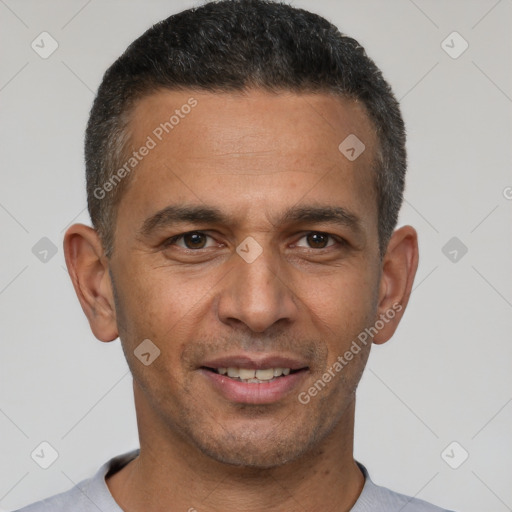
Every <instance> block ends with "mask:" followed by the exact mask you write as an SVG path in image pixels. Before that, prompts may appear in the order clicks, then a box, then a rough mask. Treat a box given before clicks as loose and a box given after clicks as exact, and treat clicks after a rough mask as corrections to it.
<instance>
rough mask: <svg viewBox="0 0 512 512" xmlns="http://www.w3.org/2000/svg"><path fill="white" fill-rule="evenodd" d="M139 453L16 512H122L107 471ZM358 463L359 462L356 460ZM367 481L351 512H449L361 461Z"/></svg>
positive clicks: (121, 457)
mask: <svg viewBox="0 0 512 512" xmlns="http://www.w3.org/2000/svg"><path fill="white" fill-rule="evenodd" d="M138 454H139V449H136V450H133V451H131V452H128V453H125V454H123V455H118V456H117V457H114V458H112V459H110V460H109V461H108V462H106V463H105V464H103V466H101V468H100V469H99V470H98V471H97V472H96V474H95V475H94V476H93V477H92V478H88V479H86V480H82V481H81V482H79V483H78V484H76V485H75V486H74V487H73V488H71V489H69V490H68V491H66V492H63V493H61V494H56V495H55V496H51V497H49V498H46V499H44V500H42V501H38V502H36V503H33V504H31V505H28V506H26V507H23V508H21V509H19V510H17V511H15V512H98V510H101V511H102V512H123V510H122V509H121V507H120V506H119V505H118V504H117V503H116V501H115V500H114V498H113V497H112V494H110V490H109V488H108V486H107V483H106V481H105V476H106V475H107V474H112V473H115V472H117V471H119V470H120V469H122V468H123V466H125V465H126V464H128V462H130V461H131V460H133V459H134V458H135V457H137V455H138ZM356 462H357V461H356ZM357 465H358V466H359V468H360V469H361V471H362V473H363V475H364V478H365V484H364V487H363V490H362V492H361V494H360V496H359V498H358V500H357V502H356V503H355V504H354V506H353V507H352V508H351V509H350V512H450V511H448V510H445V509H442V508H439V507H436V506H434V505H431V504H429V503H427V502H426V501H423V500H419V499H416V498H411V497H408V496H404V495H403V494H398V493H396V492H393V491H390V490H389V489H386V488H385V487H380V486H378V485H375V484H374V483H373V482H372V480H371V479H370V475H369V474H368V471H367V470H366V468H365V467H364V466H363V465H362V464H361V463H359V462H357Z"/></svg>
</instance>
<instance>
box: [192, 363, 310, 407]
mask: <svg viewBox="0 0 512 512" xmlns="http://www.w3.org/2000/svg"><path fill="white" fill-rule="evenodd" d="M199 372H200V373H201V374H202V375H204V376H205V377H206V378H207V379H209V382H210V383H211V384H212V385H213V387H214V388H215V389H216V390H217V391H219V392H220V393H221V395H223V396H224V398H227V399H228V400H229V401H230V402H236V403H242V404H271V403H275V402H278V401H279V400H281V399H283V398H284V397H285V396H286V395H288V394H289V393H290V392H291V391H292V390H293V389H294V388H297V387H298V386H299V385H300V383H301V382H302V380H303V379H304V377H305V376H306V374H307V371H306V370H300V371H298V372H295V373H290V374H289V375H283V376H282V377H279V378H277V379H275V380H273V381H272V382H264V383H262V384H258V383H255V382H252V383H249V382H241V381H238V380H234V379H231V378H229V377H228V376H227V375H220V374H219V373H215V372H211V371H209V370H205V369H200V370H199Z"/></svg>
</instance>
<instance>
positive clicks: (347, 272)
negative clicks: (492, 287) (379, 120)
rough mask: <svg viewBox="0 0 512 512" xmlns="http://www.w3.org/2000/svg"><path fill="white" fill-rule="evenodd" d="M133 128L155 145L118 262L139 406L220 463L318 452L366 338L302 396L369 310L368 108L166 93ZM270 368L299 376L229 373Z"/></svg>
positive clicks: (316, 98)
mask: <svg viewBox="0 0 512 512" xmlns="http://www.w3.org/2000/svg"><path fill="white" fill-rule="evenodd" d="M191 97H193V98H194V99H195V100H197V105H196V106H194V107H193V108H191V109H188V108H186V109H182V110H181V115H180V116H179V117H180V120H179V122H178V123H176V124H175V125H174V127H173V128H172V130H169V133H166V132H165V131H164V132H163V133H160V131H159V130H158V127H159V126H160V124H161V123H164V122H166V121H168V120H169V118H170V116H171V115H172V114H174V112H175V110H176V109H178V110H179V109H180V107H181V106H182V105H185V104H187V102H188V101H189V99H190V98H191ZM189 110H190V112H189V113H188V114H183V112H185V111H187V112H188V111H189ZM175 121H176V119H174V122H175ZM130 128H131V133H132V139H131V142H132V146H133V149H135V150H138V148H140V147H141V146H143V145H145V144H147V141H148V136H150V137H151V138H152V139H153V141H154V142H155V143H156V145H155V147H154V148H152V149H151V150H150V151H149V152H148V154H147V155H146V156H145V157H143V158H142V159H141V161H140V163H138V165H137V166H136V168H135V169H134V170H133V171H132V176H131V177H130V178H129V179H130V182H129V184H128V186H127V188H126V190H125V191H124V192H123V196H122V199H121V201H120V204H119V209H118V216H117V224H116V231H115V247H114V254H113V257H112V259H111V267H110V268H111V275H112V278H113V285H114V287H115V291H116V295H117V305H116V314H117V323H118V328H119V334H120V337H121V340H122V344H123V349H124V352H125V354H126V357H127V360H128V363H129V365H130V368H131V371H132V373H133V377H134V384H135V389H136V400H138V401H143V402H144V407H143V409H144V411H145V413H144V414H146V415H149V416H151V418H152V420H151V421H153V422H154V424H155V425H159V426H158V427H155V428H163V429H164V430H166V431H167V433H166V434H165V435H167V436H168V435H172V436H176V438H178V437H179V438H180V439H181V440H182V441H183V440H185V442H186V443H188V445H190V446H192V447H195V448H197V449H199V450H200V451H201V452H202V453H204V454H207V455H209V456H211V457H213V458H214V459H216V460H218V461H223V462H228V463H234V464H243V465H253V466H259V467H270V466H275V465H278V464H282V463H284V462H286V461H290V460H293V459H296V458H297V457H298V456H300V455H301V454H305V453H307V452H309V451H312V449H313V448H314V447H315V446H318V443H319V441H320V440H322V439H324V438H325V437H326V436H327V435H328V434H329V433H331V432H333V430H334V429H336V428H337V429H339V428H343V426H345V428H347V425H349V424H350V422H351V421H352V418H350V411H351V407H350V406H351V405H353V401H354V393H355V389H356V386H357V383H358V382H359V379H360V376H361V373H362V370H363V367H364V365H365V362H366V359H367V357H368V353H369V345H368V346H366V347H362V350H361V351H360V352H359V353H358V354H357V355H355V356H354V358H353V360H352V361H350V363H349V364H347V365H346V366H345V367H344V368H343V370H342V371H340V372H338V374H337V375H336V377H335V378H333V379H332V380H331V382H329V383H328V384H327V385H326V386H325V387H324V388H323V389H322V390H321V391H319V392H318V394H317V396H315V397H314V398H312V399H311V400H310V402H309V403H308V404H305V405H304V404H303V403H301V401H299V399H298V397H299V393H301V392H303V391H307V390H308V388H310V387H311V386H313V385H314V383H315V382H317V381H318V380H319V379H321V377H322V375H323V374H324V373H325V371H326V370H327V369H328V368H330V367H331V366H332V365H333V364H334V362H335V361H336V359H337V357H338V356H340V355H343V354H344V353H345V352H346V351H347V350H348V349H349V347H350V345H351V343H352V341H353V340H354V339H356V338H357V335H358V334H359V333H360V332H361V331H363V330H364V328H365V327H368V326H369V325H372V324H373V323H374V321H375V319H376V309H377V301H378V293H379V277H380V260H379V251H378V234H377V207H376V204H377V201H376V197H375V193H374V185H373V180H374V176H373V171H372V165H373V159H374V156H375V151H376V136H375V133H374V131H373V129H372V126H371V124H370V122H369V120H368V118H367V117H366V114H365V113H364V110H363V109H362V107H361V106H360V105H359V104H357V103H355V102H352V101H348V100H341V99H340V98H335V97H333V96H329V95H323V94H300V95H299V94H292V93H283V94H279V95H275V94H271V93H268V92H263V91H256V90H255V91H250V92H248V93H245V94H240V93H239V94H227V93H223V94H214V93H197V92H175V91H174V92H173V91H163V92H158V93H155V94H153V95H151V96H149V97H147V98H145V99H143V100H141V101H140V102H139V103H138V104H137V106H136V108H135V110H134V113H133V118H132V121H131V124H130ZM155 130H157V131H156V132H155ZM155 133H160V135H161V139H162V140H159V139H158V137H157V136H155ZM350 134H355V135H356V136H357V137H358V139H360V140H361V141H362V142H363V143H364V144H365V146H366V149H365V150H364V152H363V153H362V154H361V155H360V156H359V157H358V158H356V159H355V160H353V161H351V160H349V159H348V158H347V157H346V156H345V155H344V154H342V152H340V150H339V149H338V146H339V145H340V143H341V142H342V141H343V140H344V139H345V138H346V137H347V136H349V135H350ZM150 145H152V144H151V143H150ZM169 207H173V208H175V209H174V210H171V209H168V210H167V211H166V212H164V213H161V214H160V215H157V214H158V212H162V211H163V210H165V209H166V208H169ZM176 208H180V210H176ZM178 214H181V215H178ZM335 214H336V215H335ZM155 215H157V216H156V217H155ZM180 219H181V220H180ZM184 233H189V234H187V235H185V236H183V237H179V238H174V239H173V237H178V236H179V235H182V234H184ZM145 339H149V340H151V342H152V343H153V344H154V345H156V346H157V347H158V349H159V350H160V355H159V357H158V358H156V359H155V360H154V361H153V362H152V363H151V364H149V365H147V366H146V365H144V364H143V363H142V362H141V361H140V360H139V359H138V358H137V357H136V356H135V355H134V350H135V349H136V348H137V347H138V346H139V344H140V343H141V342H142V341H143V340H145ZM150 352H151V351H150ZM146 357H147V356H146ZM228 367H229V368H234V370H230V374H231V375H235V377H229V376H228V375H225V374H221V373H224V370H222V368H228ZM219 368H221V370H220V372H221V373H219ZM240 368H241V369H242V372H241V373H240V372H239V369H240ZM276 368H288V369H290V370H291V371H290V374H289V375H281V376H276V377H273V380H271V381H270V382H268V381H265V382H243V381H240V379H239V378H238V377H236V375H240V376H241V377H244V376H245V377H247V378H251V377H252V376H253V377H254V378H256V377H258V376H260V377H262V379H268V378H269V376H270V374H272V375H273V371H272V370H271V369H276ZM251 370H253V372H252V374H253V375H252V374H251ZM254 370H262V371H260V372H259V373H256V374H254ZM265 370H266V371H265ZM284 373H288V370H285V372H284ZM280 374H281V372H280V371H279V370H276V375H280Z"/></svg>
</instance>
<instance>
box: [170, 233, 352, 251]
mask: <svg viewBox="0 0 512 512" xmlns="http://www.w3.org/2000/svg"><path fill="white" fill-rule="evenodd" d="M191 234H199V235H203V236H206V237H209V238H213V237H212V236H211V235H208V234H207V233H205V232H203V231H187V232H186V233H181V234H179V235H175V236H173V237H170V238H168V239H167V240H165V241H164V242H163V244H162V245H163V246H164V247H169V246H172V245H176V242H178V241H179V240H182V239H183V238H184V237H185V236H186V235H191ZM312 234H318V235H326V236H328V237H329V238H331V239H332V240H334V242H336V243H335V244H332V245H328V246H327V247H321V248H315V247H309V249H311V250H314V251H315V250H316V251H322V250H326V249H329V248H331V247H334V246H335V245H336V244H337V245H338V246H340V247H344V246H347V245H348V242H347V241H346V240H345V239H343V238H340V237H338V236H335V235H331V234H330V233H325V232H324V231H308V232H307V233H306V234H305V235H303V236H302V237H301V238H300V239H299V240H302V238H305V237H307V236H309V235H312ZM181 249H184V250H187V251H190V252H199V251H201V250H203V249H209V247H206V248H205V247H202V248H200V249H189V248H188V247H181Z"/></svg>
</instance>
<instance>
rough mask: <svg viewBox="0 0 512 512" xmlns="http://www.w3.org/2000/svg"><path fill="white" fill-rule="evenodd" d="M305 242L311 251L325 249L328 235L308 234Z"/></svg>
mask: <svg viewBox="0 0 512 512" xmlns="http://www.w3.org/2000/svg"><path fill="white" fill-rule="evenodd" d="M306 239H307V242H308V244H309V246H310V247H312V248H313V249H325V247H327V242H328V241H329V235H327V234H326V233H315V232H314V233H309V235H307V236H306Z"/></svg>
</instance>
